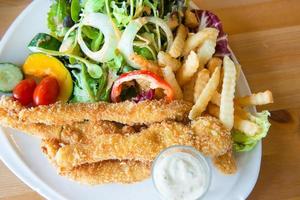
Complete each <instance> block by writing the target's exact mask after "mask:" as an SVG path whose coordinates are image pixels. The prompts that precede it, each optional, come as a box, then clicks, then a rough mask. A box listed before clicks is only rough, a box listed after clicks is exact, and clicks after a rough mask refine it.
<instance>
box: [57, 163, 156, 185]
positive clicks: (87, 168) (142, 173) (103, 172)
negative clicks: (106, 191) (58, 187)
mask: <svg viewBox="0 0 300 200" xmlns="http://www.w3.org/2000/svg"><path fill="white" fill-rule="evenodd" d="M60 175H62V176H66V177H68V178H70V179H73V180H75V181H78V182H80V183H84V184H90V185H96V184H104V183H123V184H129V183H135V182H140V181H143V180H145V179H147V178H149V177H150V175H151V163H144V162H140V161H128V160H127V161H119V160H106V161H101V162H97V163H90V164H83V165H80V166H76V167H74V168H73V169H72V170H66V171H61V172H60Z"/></svg>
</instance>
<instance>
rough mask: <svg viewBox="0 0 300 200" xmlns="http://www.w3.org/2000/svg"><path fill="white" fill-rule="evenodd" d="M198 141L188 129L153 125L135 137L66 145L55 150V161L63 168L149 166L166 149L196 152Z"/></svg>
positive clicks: (104, 137) (170, 124)
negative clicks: (116, 163) (123, 163)
mask: <svg viewBox="0 0 300 200" xmlns="http://www.w3.org/2000/svg"><path fill="white" fill-rule="evenodd" d="M197 141H199V139H198V138H197V137H195V135H194V134H193V132H192V131H191V129H190V127H189V126H188V125H183V124H181V123H177V122H162V123H157V124H152V125H150V126H149V127H148V128H146V129H143V130H142V131H141V132H139V133H136V134H130V135H121V134H109V135H99V136H98V137H97V138H94V143H92V144H89V145H84V144H81V143H76V144H70V145H65V146H63V147H62V148H60V149H59V150H58V152H57V154H56V156H55V160H56V163H57V165H58V166H60V167H64V168H72V167H74V166H77V165H81V164H84V163H93V162H98V161H102V160H111V159H118V160H138V161H143V162H151V161H153V160H154V159H155V157H156V156H157V155H158V154H159V152H160V151H162V150H163V149H165V148H167V147H169V146H172V145H187V146H194V147H196V148H197V146H199V145H198V143H197Z"/></svg>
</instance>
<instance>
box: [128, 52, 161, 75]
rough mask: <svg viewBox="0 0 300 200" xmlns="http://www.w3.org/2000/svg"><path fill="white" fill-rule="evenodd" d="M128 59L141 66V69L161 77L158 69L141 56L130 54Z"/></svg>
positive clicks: (154, 64)
mask: <svg viewBox="0 0 300 200" xmlns="http://www.w3.org/2000/svg"><path fill="white" fill-rule="evenodd" d="M130 59H131V60H132V61H133V62H134V63H136V64H137V65H139V66H141V69H145V70H149V71H151V72H153V73H155V74H158V75H161V69H160V67H159V66H158V65H157V64H156V63H154V62H153V61H150V60H147V59H146V58H144V57H143V56H140V55H138V54H136V53H134V54H132V55H131V56H130Z"/></svg>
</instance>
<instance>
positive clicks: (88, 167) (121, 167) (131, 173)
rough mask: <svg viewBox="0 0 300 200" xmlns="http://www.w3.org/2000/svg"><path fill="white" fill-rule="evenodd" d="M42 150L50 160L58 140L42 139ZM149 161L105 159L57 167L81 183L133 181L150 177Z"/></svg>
mask: <svg viewBox="0 0 300 200" xmlns="http://www.w3.org/2000/svg"><path fill="white" fill-rule="evenodd" d="M41 148H42V150H43V152H44V153H45V154H46V155H47V156H48V158H49V159H50V160H52V159H53V157H54V156H55V154H56V152H57V150H58V149H59V148H60V144H59V141H58V140H43V141H42V144H41ZM150 173H151V163H149V162H148V163H143V162H139V161H128V160H125V161H119V160H106V161H101V162H97V163H90V164H83V165H80V166H76V167H74V168H72V169H70V170H65V169H62V168H59V174H60V175H62V176H66V177H68V178H70V179H73V180H75V181H77V182H80V183H83V184H90V185H96V184H104V183H123V184H128V183H134V182H139V181H142V180H144V179H147V178H149V177H150Z"/></svg>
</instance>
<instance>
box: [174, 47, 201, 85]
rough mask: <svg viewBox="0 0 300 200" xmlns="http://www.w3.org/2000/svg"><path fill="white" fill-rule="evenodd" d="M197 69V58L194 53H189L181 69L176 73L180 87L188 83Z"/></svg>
mask: <svg viewBox="0 0 300 200" xmlns="http://www.w3.org/2000/svg"><path fill="white" fill-rule="evenodd" d="M198 67H199V58H198V56H197V54H196V53H195V52H194V51H191V53H190V54H189V56H188V57H187V59H186V60H185V61H184V63H183V65H182V67H181V68H179V70H178V71H177V73H176V78H177V81H178V83H179V85H180V86H183V85H184V84H186V83H187V82H189V81H190V80H191V79H192V77H193V76H194V74H195V73H196V72H197V70H198Z"/></svg>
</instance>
